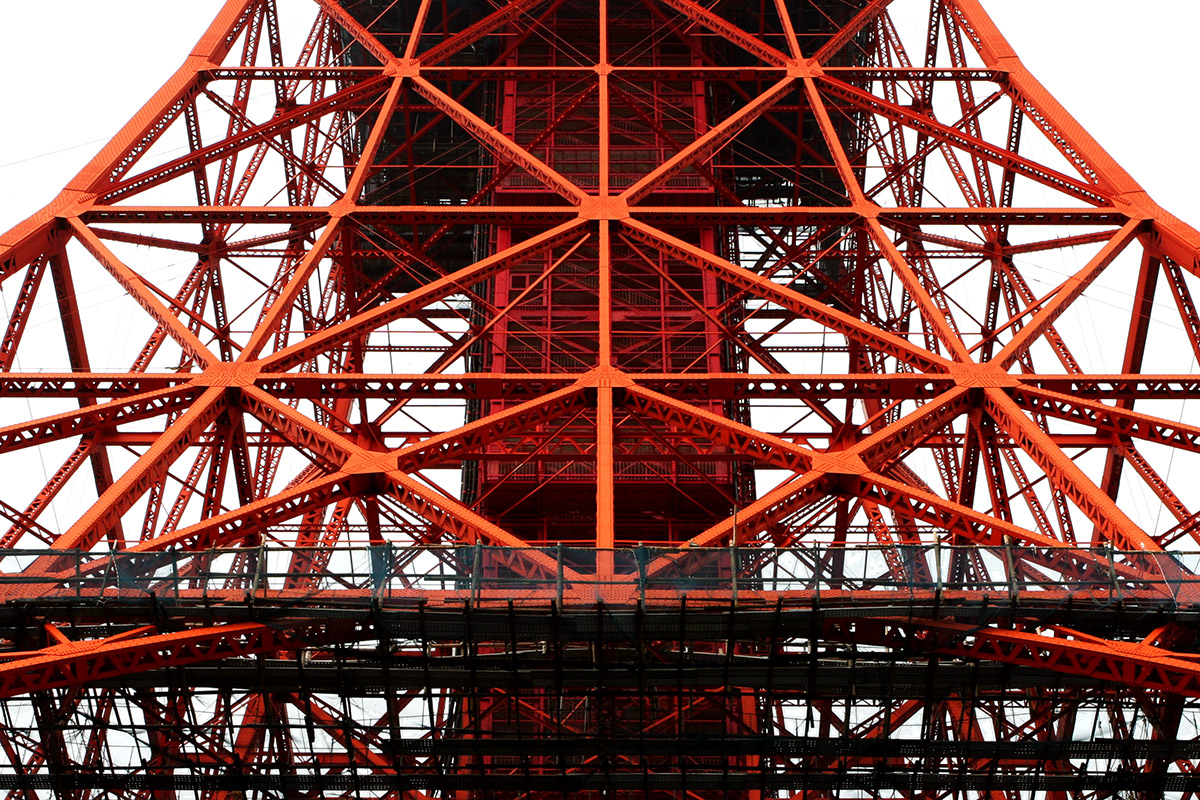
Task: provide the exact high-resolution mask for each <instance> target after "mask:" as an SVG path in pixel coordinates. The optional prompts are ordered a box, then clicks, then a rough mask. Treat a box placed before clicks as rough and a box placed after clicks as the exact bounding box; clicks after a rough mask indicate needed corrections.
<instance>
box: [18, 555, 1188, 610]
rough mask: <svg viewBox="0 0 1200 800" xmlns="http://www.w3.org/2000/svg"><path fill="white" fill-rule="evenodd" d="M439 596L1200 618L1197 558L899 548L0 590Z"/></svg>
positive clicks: (59, 578) (170, 566) (318, 559)
mask: <svg viewBox="0 0 1200 800" xmlns="http://www.w3.org/2000/svg"><path fill="white" fill-rule="evenodd" d="M246 594H252V595H253V596H255V597H259V598H267V599H270V598H279V599H285V598H287V599H291V600H293V601H295V600H299V599H303V598H306V597H307V598H313V599H314V600H316V601H318V602H326V601H328V602H336V600H337V599H338V598H342V599H346V600H351V599H354V598H358V599H364V598H366V599H373V600H376V601H378V600H383V601H388V600H392V601H402V600H405V599H417V600H419V599H421V598H426V599H441V600H443V601H445V602H466V603H474V604H495V603H505V604H507V603H509V602H515V603H522V602H542V603H544V602H546V601H547V600H551V599H553V600H556V601H557V602H559V603H586V602H605V603H609V604H622V603H638V602H642V603H650V604H663V603H668V602H677V601H678V600H679V599H680V598H683V597H692V598H710V599H714V600H718V601H720V602H726V603H728V602H734V603H741V604H762V603H767V602H774V601H778V600H779V599H780V598H787V599H792V600H796V601H798V602H800V601H802V602H835V603H836V602H842V603H855V602H858V603H865V604H870V603H872V602H875V600H878V601H886V602H888V603H890V604H895V603H897V602H904V601H906V600H907V601H911V602H918V601H920V602H926V601H928V600H929V599H930V598H931V597H932V598H935V599H937V600H939V601H942V600H945V601H951V602H952V601H955V600H956V599H957V600H961V601H967V600H970V599H976V600H984V599H986V600H988V601H990V602H996V603H1009V604H1019V603H1021V602H1025V603H1030V602H1035V601H1045V602H1051V603H1060V602H1067V601H1071V602H1084V601H1086V602H1089V603H1097V602H1100V603H1111V602H1122V603H1136V604H1139V605H1149V606H1152V607H1162V606H1170V607H1172V608H1175V609H1179V608H1200V552H1170V553H1166V552H1163V553H1148V552H1142V551H1136V552H1123V551H1115V550H1112V549H1109V548H1068V547H1064V548H1026V547H1017V546H1006V547H993V548H988V547H952V546H945V545H928V546H924V545H902V546H891V547H888V546H862V547H857V546H856V547H835V546H829V545H815V546H810V547H795V548H771V547H726V548H652V547H634V548H622V549H612V550H602V549H596V548H574V547H563V546H557V547H547V548H514V547H489V546H484V545H474V546H447V547H430V546H401V545H382V546H377V547H336V548H287V547H275V546H267V547H257V548H237V549H213V550H203V551H170V552H163V553H134V552H128V551H112V552H104V553H98V552H95V551H89V552H84V551H52V550H9V551H4V552H3V554H2V555H0V595H2V596H3V597H4V598H5V599H6V600H7V601H9V602H14V601H20V600H22V599H64V600H68V599H76V600H86V599H96V598H117V597H124V598H136V597H139V596H143V597H150V596H153V597H155V598H176V599H181V600H182V599H185V598H197V597H199V598H221V597H223V598H236V597H241V596H244V595H246Z"/></svg>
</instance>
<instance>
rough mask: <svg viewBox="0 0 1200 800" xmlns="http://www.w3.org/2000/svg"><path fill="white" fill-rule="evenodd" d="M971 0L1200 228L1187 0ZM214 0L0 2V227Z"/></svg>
mask: <svg viewBox="0 0 1200 800" xmlns="http://www.w3.org/2000/svg"><path fill="white" fill-rule="evenodd" d="M983 3H984V5H985V7H986V8H987V9H988V11H989V12H990V13H991V14H992V15H993V17H994V18H995V19H996V22H997V24H998V25H999V26H1000V28H1001V30H1002V31H1004V33H1005V35H1006V36H1007V37H1008V39H1009V41H1011V42H1012V44H1013V46H1014V47H1015V48H1016V50H1017V52H1018V54H1020V56H1021V58H1022V59H1023V61H1024V62H1025V64H1026V66H1028V67H1029V69H1030V70H1031V71H1032V72H1033V73H1034V74H1035V75H1037V76H1038V78H1039V79H1040V80H1041V81H1042V82H1043V83H1044V84H1046V86H1047V87H1048V88H1049V89H1050V91H1051V92H1053V93H1054V94H1055V95H1056V96H1057V97H1058V99H1059V100H1060V101H1062V103H1063V104H1064V105H1065V106H1066V107H1067V109H1068V110H1069V111H1071V113H1073V114H1074V115H1075V116H1076V118H1077V119H1079V121H1080V122H1082V123H1083V125H1084V127H1085V128H1087V129H1088V130H1089V131H1090V132H1091V133H1092V135H1093V136H1094V137H1096V138H1097V139H1098V140H1099V141H1100V143H1101V144H1102V145H1103V146H1104V147H1105V148H1107V149H1108V151H1109V152H1110V153H1112V154H1113V156H1115V157H1116V159H1117V161H1119V162H1120V163H1121V164H1122V165H1124V166H1125V168H1126V169H1127V170H1128V171H1129V172H1130V173H1131V174H1132V175H1133V176H1134V178H1136V179H1137V180H1138V181H1140V182H1141V183H1142V185H1143V186H1144V187H1145V188H1146V189H1147V190H1148V191H1149V192H1150V194H1151V196H1152V197H1154V198H1155V199H1156V200H1158V202H1159V203H1161V204H1162V205H1163V206H1165V207H1166V208H1167V209H1168V210H1170V211H1171V212H1172V213H1174V214H1176V215H1177V216H1179V217H1181V218H1183V219H1184V220H1185V221H1187V222H1190V223H1191V224H1193V225H1196V226H1200V192H1197V189H1196V187H1197V185H1198V184H1200V158H1197V156H1196V143H1197V138H1198V137H1197V131H1198V130H1200V101H1198V100H1197V94H1196V91H1197V90H1196V87H1197V86H1198V85H1200V58H1197V53H1198V50H1200V43H1198V42H1197V39H1196V34H1197V31H1200V3H1197V2H1195V0H1139V1H1138V2H1137V3H1135V4H1131V3H1129V2H1128V0H983ZM220 5H221V3H220V0H186V1H184V0H55V2H53V3H50V2H32V3H30V2H17V1H16V0H0V230H7V229H8V228H9V227H11V226H12V225H14V224H16V223H17V222H18V221H20V220H21V219H23V218H24V217H26V216H28V215H29V214H31V213H33V212H34V211H36V210H37V209H38V208H40V207H41V206H42V205H44V204H46V203H47V202H49V201H50V200H51V199H52V198H53V197H54V195H55V194H56V193H57V191H58V189H59V188H61V187H62V185H63V184H65V183H66V182H67V181H68V180H70V178H71V177H72V176H73V175H74V174H75V173H76V172H77V171H78V170H79V169H80V168H81V167H82V166H83V165H84V164H85V163H87V161H88V159H89V158H90V157H91V156H92V155H93V154H94V153H95V152H96V151H97V150H99V148H100V147H101V146H102V144H103V140H105V139H107V138H108V137H110V136H111V135H112V134H113V133H115V132H116V131H117V130H118V129H119V128H120V126H121V125H122V124H123V123H124V122H125V121H126V120H127V119H128V118H129V117H130V116H132V115H133V113H134V112H135V111H137V109H138V108H139V107H140V106H141V104H142V103H144V102H145V101H146V100H147V99H149V97H150V96H151V94H153V93H154V91H155V90H156V89H157V88H158V87H159V86H160V85H161V84H162V83H163V82H164V81H165V80H166V79H167V77H168V76H169V75H170V74H171V73H172V72H173V71H174V70H175V69H176V68H177V67H178V65H179V64H180V63H181V62H182V60H183V58H184V57H185V56H186V54H187V53H188V51H189V50H190V48H191V46H192V45H193V44H194V43H195V41H196V39H197V38H198V37H199V35H200V33H201V32H202V31H203V29H204V27H205V26H206V25H207V24H208V22H209V20H211V18H212V17H213V15H214V13H215V11H216V10H217V9H218V8H219V7H220ZM1131 7H1133V8H1136V11H1135V12H1131V11H1130V9H1131Z"/></svg>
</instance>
